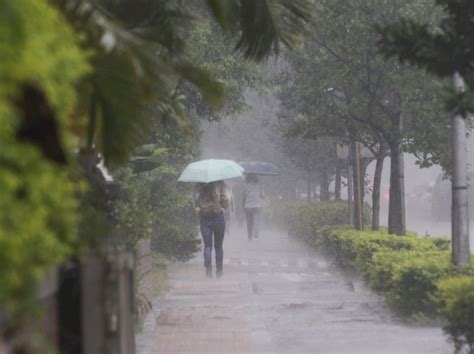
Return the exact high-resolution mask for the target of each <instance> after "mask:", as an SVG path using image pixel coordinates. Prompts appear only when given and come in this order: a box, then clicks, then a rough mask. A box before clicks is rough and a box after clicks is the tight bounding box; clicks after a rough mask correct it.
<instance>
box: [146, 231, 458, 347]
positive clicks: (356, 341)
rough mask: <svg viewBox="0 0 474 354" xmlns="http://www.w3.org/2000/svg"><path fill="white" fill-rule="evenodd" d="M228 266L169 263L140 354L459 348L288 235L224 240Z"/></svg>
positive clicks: (238, 235) (274, 233)
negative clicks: (398, 313)
mask: <svg viewBox="0 0 474 354" xmlns="http://www.w3.org/2000/svg"><path fill="white" fill-rule="evenodd" d="M224 251H225V258H224V264H225V265H224V275H223V277H222V278H219V279H217V278H211V279H210V278H207V277H206V276H205V272H204V268H203V266H202V256H201V254H198V255H196V257H195V258H194V259H193V260H191V261H190V262H188V263H184V264H174V265H172V266H171V267H170V269H169V291H168V292H167V294H166V295H165V296H164V297H163V298H162V299H156V300H155V311H159V314H158V316H157V318H156V319H155V318H154V316H153V315H152V314H150V315H149V317H148V318H147V321H146V324H145V328H144V331H143V332H142V333H141V334H139V335H138V337H137V342H138V353H139V354H158V353H381V354H384V353H397V354H403V353H433V354H436V353H439V354H441V353H443V354H444V353H449V352H451V351H452V350H451V347H450V346H449V344H447V343H446V341H445V339H444V337H443V334H442V332H441V330H440V329H438V328H429V327H408V326H406V325H403V324H401V323H400V322H398V321H396V320H395V319H394V317H393V316H392V315H391V314H390V313H389V312H388V311H387V309H386V308H385V306H384V304H383V301H382V300H381V299H380V298H379V297H378V296H376V295H373V294H371V293H370V292H369V291H368V290H367V289H366V288H365V287H364V285H363V284H362V283H361V282H360V281H356V280H354V279H350V278H348V277H347V276H346V275H344V274H343V273H342V272H340V271H339V270H338V269H337V267H335V266H334V265H332V264H331V262H330V261H328V260H327V259H326V258H324V257H323V256H322V255H320V254H317V253H315V252H314V251H312V250H310V249H308V248H307V247H306V246H304V245H302V244H300V243H299V242H297V241H296V240H293V239H290V238H288V237H287V235H286V234H284V233H282V232H278V231H275V230H264V232H263V233H262V235H261V238H260V239H259V240H256V241H253V242H248V241H247V239H246V236H245V234H244V233H243V232H242V231H240V230H233V231H232V232H231V233H230V234H229V235H227V236H226V239H225V242H224Z"/></svg>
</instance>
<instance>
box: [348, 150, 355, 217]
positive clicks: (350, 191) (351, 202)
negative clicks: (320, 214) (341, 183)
mask: <svg viewBox="0 0 474 354" xmlns="http://www.w3.org/2000/svg"><path fill="white" fill-rule="evenodd" d="M351 160H352V159H351V154H349V158H348V161H347V211H348V213H349V218H348V220H349V224H350V225H354V200H353V199H352V195H353V194H354V191H353V188H352V187H353V185H352V181H353V178H352V161H351Z"/></svg>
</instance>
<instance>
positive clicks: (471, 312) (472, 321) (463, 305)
mask: <svg viewBox="0 0 474 354" xmlns="http://www.w3.org/2000/svg"><path fill="white" fill-rule="evenodd" d="M438 289H439V291H438V294H437V295H438V298H439V300H440V308H441V313H442V314H443V316H444V317H445V318H446V320H447V324H446V325H445V326H444V331H445V332H446V333H447V334H448V335H449V337H450V340H451V341H452V342H453V344H454V346H455V349H456V353H460V352H461V350H463V349H464V348H468V352H469V353H474V277H472V276H461V277H455V278H450V279H443V280H441V281H440V282H439V284H438Z"/></svg>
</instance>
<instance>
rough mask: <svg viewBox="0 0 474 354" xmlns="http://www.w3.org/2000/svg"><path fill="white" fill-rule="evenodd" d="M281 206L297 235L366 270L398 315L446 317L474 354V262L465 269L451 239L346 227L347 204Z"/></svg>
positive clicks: (450, 330)
mask: <svg viewBox="0 0 474 354" xmlns="http://www.w3.org/2000/svg"><path fill="white" fill-rule="evenodd" d="M275 210H279V211H283V212H284V214H285V215H284V216H285V217H286V225H287V227H288V229H289V231H290V232H291V234H293V235H295V236H296V237H298V238H301V239H303V240H304V241H305V242H307V243H308V244H309V245H311V246H313V247H319V248H321V249H323V250H324V251H325V252H326V253H329V254H331V255H332V256H334V257H335V259H336V260H337V262H338V263H339V264H340V265H341V266H342V267H343V268H345V269H346V270H350V271H356V272H358V273H360V274H361V275H362V276H363V277H364V279H365V280H366V281H367V283H368V285H369V287H370V288H371V289H372V290H374V291H376V292H378V293H382V294H383V295H384V296H385V299H386V301H387V302H388V304H389V305H391V307H392V308H393V309H394V310H396V312H397V313H398V314H400V315H402V316H403V317H404V318H407V319H419V318H439V317H440V316H441V318H442V319H444V321H446V323H447V324H446V326H445V328H444V329H445V332H446V333H447V334H448V335H449V336H450V338H451V340H452V341H453V343H454V344H455V346H456V350H459V348H462V347H463V346H467V347H469V349H470V350H471V351H470V352H471V353H473V348H474V344H473V343H474V321H473V318H474V277H473V276H472V274H474V266H471V267H468V268H467V269H463V270H462V271H461V270H459V269H456V268H455V267H454V266H453V265H452V263H451V252H450V241H449V240H448V239H446V238H437V237H427V238H419V237H417V235H416V234H415V233H409V234H408V235H407V236H393V235H389V234H388V233H387V231H386V230H381V231H368V230H365V231H357V230H354V229H353V228H351V227H350V226H348V225H343V224H344V223H345V221H347V209H346V208H345V204H343V203H341V202H329V203H326V202H321V203H317V204H309V203H306V204H301V203H300V204H298V205H293V207H292V206H291V204H288V203H287V204H286V205H285V206H284V207H283V206H278V207H276V208H275ZM279 220H284V217H283V216H279ZM461 272H462V273H463V274H464V275H463V274H460V273H461ZM465 274H469V275H465Z"/></svg>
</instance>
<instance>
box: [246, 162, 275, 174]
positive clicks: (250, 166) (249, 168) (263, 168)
mask: <svg viewBox="0 0 474 354" xmlns="http://www.w3.org/2000/svg"><path fill="white" fill-rule="evenodd" d="M240 166H242V167H243V168H244V173H248V174H256V175H268V176H276V175H279V174H280V170H279V169H278V167H276V166H275V165H274V164H272V163H270V162H262V161H246V162H241V163H240Z"/></svg>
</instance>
